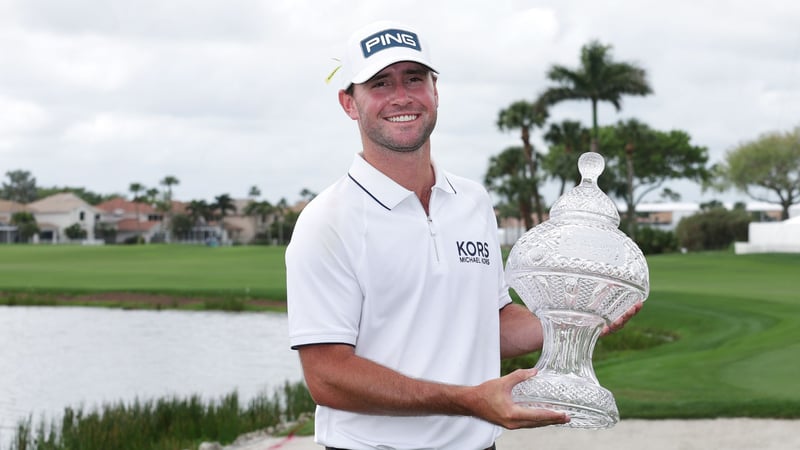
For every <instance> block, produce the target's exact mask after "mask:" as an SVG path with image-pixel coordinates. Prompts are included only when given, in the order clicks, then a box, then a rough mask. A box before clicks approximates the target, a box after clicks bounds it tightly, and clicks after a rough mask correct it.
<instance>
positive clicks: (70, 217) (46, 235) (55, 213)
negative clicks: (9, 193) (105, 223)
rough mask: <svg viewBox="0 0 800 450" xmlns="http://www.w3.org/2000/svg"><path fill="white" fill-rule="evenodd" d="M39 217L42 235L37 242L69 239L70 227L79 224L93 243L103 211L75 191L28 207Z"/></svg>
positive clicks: (56, 195)
mask: <svg viewBox="0 0 800 450" xmlns="http://www.w3.org/2000/svg"><path fill="white" fill-rule="evenodd" d="M24 209H25V210H26V211H28V212H30V213H31V214H33V216H34V217H35V218H36V224H37V225H38V226H39V234H38V235H37V236H34V242H48V243H53V244H56V243H61V242H69V241H70V239H69V238H68V237H67V233H66V229H67V228H69V227H71V226H74V225H77V226H78V227H80V229H82V230H83V231H84V232H85V233H86V239H83V241H86V242H93V241H94V240H95V239H94V229H95V224H96V223H98V222H99V219H100V214H101V211H100V210H99V209H97V208H95V207H94V206H92V205H90V204H89V203H87V202H85V201H84V200H83V199H81V198H80V197H78V196H77V195H75V194H73V193H71V192H62V193H59V194H54V195H51V196H49V197H45V198H43V199H41V200H37V201H35V202H32V203H28V204H27V205H25V206H24Z"/></svg>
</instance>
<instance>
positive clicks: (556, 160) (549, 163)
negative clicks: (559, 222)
mask: <svg viewBox="0 0 800 450" xmlns="http://www.w3.org/2000/svg"><path fill="white" fill-rule="evenodd" d="M544 139H545V141H547V142H548V143H550V144H551V145H550V149H549V150H548V151H547V154H546V155H545V156H544V157H543V158H542V168H543V169H544V170H545V172H547V173H548V174H550V176H552V177H553V178H555V179H557V180H559V182H560V189H559V192H558V195H559V196H561V195H563V194H564V190H565V189H566V186H567V183H573V185H577V184H579V183H580V182H581V180H580V173H579V172H578V158H580V156H581V154H583V153H585V152H587V151H588V150H589V141H590V140H591V132H590V131H589V130H588V129H586V128H584V127H583V125H581V123H580V122H576V121H574V120H565V121H563V122H561V123H560V124H551V125H550V129H549V130H548V131H547V133H545V135H544Z"/></svg>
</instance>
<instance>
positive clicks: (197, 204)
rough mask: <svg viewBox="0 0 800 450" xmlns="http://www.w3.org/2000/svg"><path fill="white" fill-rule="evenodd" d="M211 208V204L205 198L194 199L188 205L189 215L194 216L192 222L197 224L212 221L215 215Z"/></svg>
mask: <svg viewBox="0 0 800 450" xmlns="http://www.w3.org/2000/svg"><path fill="white" fill-rule="evenodd" d="M211 209H212V208H211V205H209V204H208V203H207V202H206V201H205V200H192V201H190V202H189V204H188V205H186V210H187V211H189V217H191V218H192V223H193V224H195V225H198V224H201V223H203V222H205V223H208V222H210V221H211V219H212V217H213V214H212V211H211Z"/></svg>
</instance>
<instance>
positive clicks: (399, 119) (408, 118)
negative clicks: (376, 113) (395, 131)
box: [387, 114, 417, 122]
mask: <svg viewBox="0 0 800 450" xmlns="http://www.w3.org/2000/svg"><path fill="white" fill-rule="evenodd" d="M416 118H417V116H416V115H415V114H406V115H403V116H395V117H389V118H388V119H387V120H388V121H389V122H411V121H412V120H414V119H416Z"/></svg>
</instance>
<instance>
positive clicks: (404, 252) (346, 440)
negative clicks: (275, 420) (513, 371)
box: [286, 155, 511, 450]
mask: <svg viewBox="0 0 800 450" xmlns="http://www.w3.org/2000/svg"><path fill="white" fill-rule="evenodd" d="M434 171H435V174H436V184H435V185H434V187H433V190H432V192H431V199H430V205H429V211H430V215H426V214H425V210H424V209H423V207H422V204H421V203H420V201H419V199H418V198H417V197H416V195H414V193H413V192H412V191H409V190H407V189H405V188H403V187H402V186H400V185H399V184H397V183H395V182H394V181H393V180H391V179H390V178H388V177H386V176H385V175H383V174H382V173H381V172H379V171H378V170H377V169H375V168H374V167H372V166H371V165H370V164H369V163H367V162H366V161H365V160H364V159H363V158H362V157H361V156H359V155H357V156H356V157H355V158H354V161H353V164H352V166H351V167H350V171H349V172H348V174H347V176H345V177H342V178H341V179H340V180H339V181H337V182H336V183H335V184H334V185H332V186H331V187H329V188H328V189H326V190H325V191H323V192H322V193H321V194H319V195H318V196H317V197H316V198H315V199H314V200H313V201H312V202H310V203H309V204H308V205H307V206H306V208H305V209H304V210H303V212H302V214H301V215H300V218H299V219H298V221H297V224H296V226H295V229H294V233H293V235H292V241H291V243H290V244H289V247H288V249H287V251H286V267H287V292H288V312H289V337H290V344H291V346H292V347H293V348H297V347H299V346H303V345H308V344H319V343H345V344H349V345H352V346H354V347H355V353H356V354H357V355H359V356H361V357H364V358H367V359H370V360H372V361H375V362H377V363H380V364H382V365H384V366H387V367H389V368H392V369H394V370H396V371H398V372H401V373H403V374H405V375H407V376H410V377H414V378H420V379H425V380H431V381H436V382H441V383H451V384H459V385H477V384H480V383H482V382H484V381H486V380H489V379H492V378H496V377H498V376H499V375H500V341H499V339H500V338H499V314H498V310H499V309H500V308H502V307H503V306H505V305H506V304H508V303H509V302H510V301H511V299H510V297H509V294H508V287H507V285H506V284H505V281H504V277H503V265H502V258H501V255H500V247H499V244H498V240H497V223H496V219H495V216H494V212H493V209H492V204H491V200H490V198H489V195H488V194H487V193H486V190H485V189H484V188H483V187H482V186H481V185H480V184H478V183H475V182H473V181H470V180H467V179H464V178H461V177H457V176H454V175H452V174H449V173H445V172H444V171H442V170H439V169H438V168H437V167H436V166H435V165H434ZM315 425H316V441H317V442H318V443H320V444H323V445H327V446H331V447H340V448H350V449H363V448H386V449H422V448H426V449H427V448H430V449H433V448H436V449H459V450H461V449H469V448H485V447H488V446H490V445H491V444H492V442H494V440H495V439H496V438H497V437H498V436H499V434H500V428H499V427H497V426H494V425H492V424H490V423H488V422H485V421H483V420H479V419H476V418H473V417H463V416H444V415H429V416H416V417H397V416H382V415H366V414H356V413H350V412H346V411H340V410H335V409H332V408H328V407H318V408H317V413H316V423H315Z"/></svg>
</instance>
